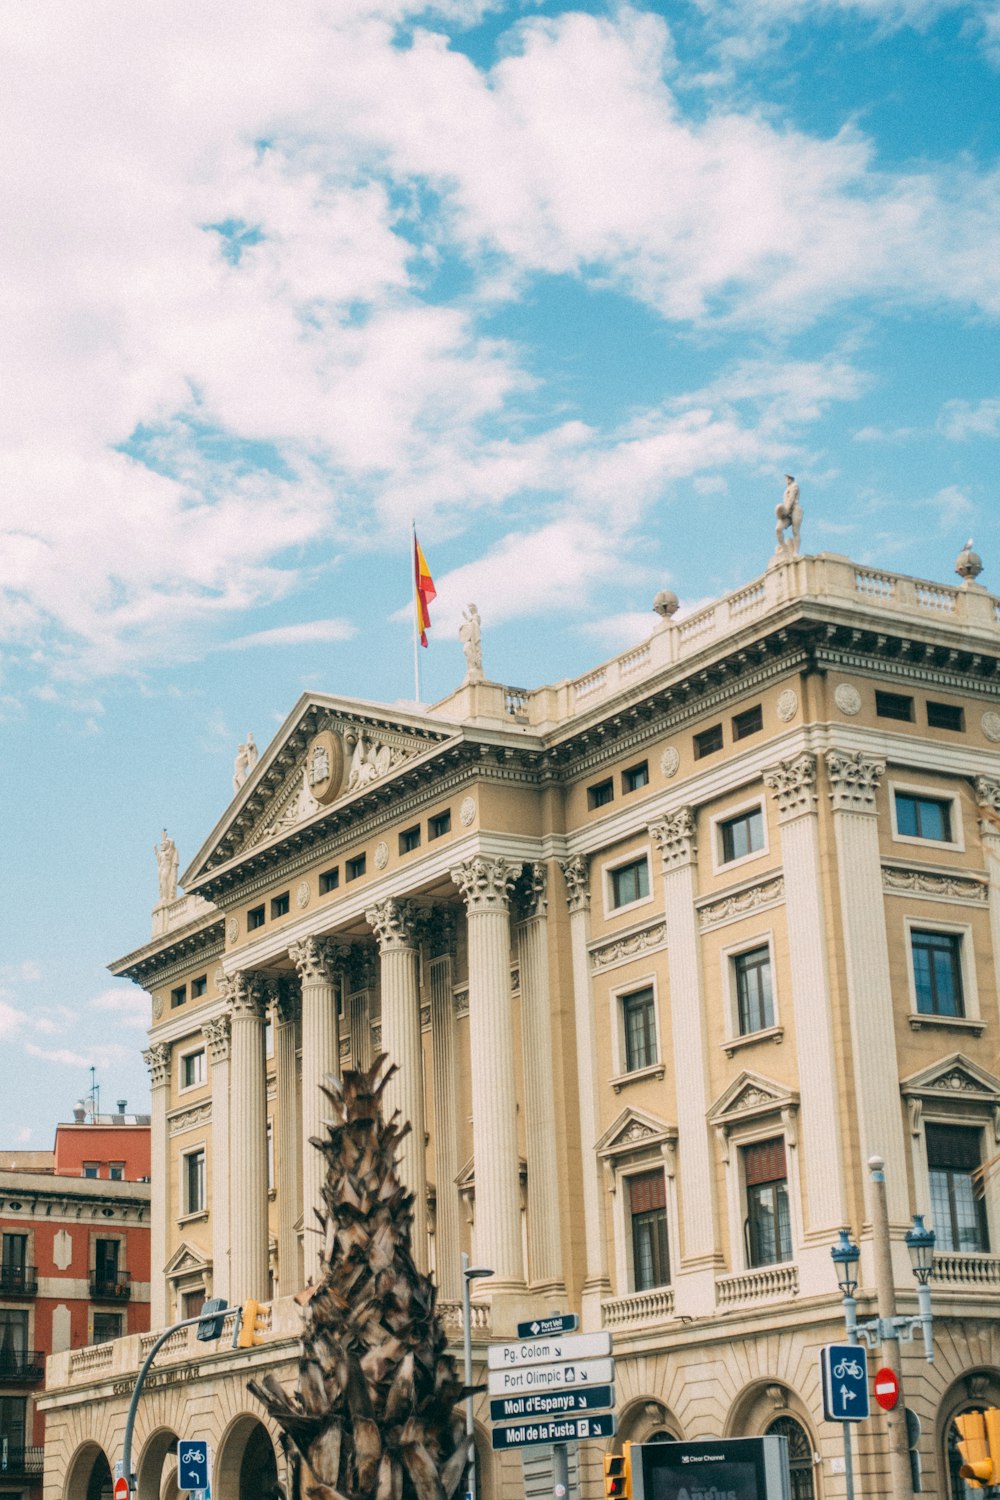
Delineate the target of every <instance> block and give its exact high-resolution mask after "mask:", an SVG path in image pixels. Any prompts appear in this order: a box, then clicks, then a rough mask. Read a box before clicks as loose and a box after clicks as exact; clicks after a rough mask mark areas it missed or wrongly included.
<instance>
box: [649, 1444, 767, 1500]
mask: <svg viewBox="0 0 1000 1500" xmlns="http://www.w3.org/2000/svg"><path fill="white" fill-rule="evenodd" d="M631 1459H632V1461H631V1468H632V1496H633V1500H790V1496H791V1481H790V1476H789V1472H788V1442H787V1439H785V1438H783V1437H763V1438H719V1439H718V1440H716V1439H713V1438H708V1439H706V1440H705V1441H704V1442H701V1443H633V1444H632V1455H631Z"/></svg>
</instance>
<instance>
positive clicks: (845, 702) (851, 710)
mask: <svg viewBox="0 0 1000 1500" xmlns="http://www.w3.org/2000/svg"><path fill="white" fill-rule="evenodd" d="M833 701H834V703H836V705H837V707H838V708H839V709H840V712H841V713H842V714H847V715H848V717H849V718H853V717H854V715H855V714H859V713H860V712H861V694H860V693H859V692H858V690H857V688H856V687H855V686H854V685H853V683H850V682H838V683H837V686H836V687H835V688H834V690H833Z"/></svg>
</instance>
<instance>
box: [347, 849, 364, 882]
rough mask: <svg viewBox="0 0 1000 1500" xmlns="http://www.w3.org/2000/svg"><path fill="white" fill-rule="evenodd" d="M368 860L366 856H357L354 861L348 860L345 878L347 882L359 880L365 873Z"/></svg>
mask: <svg viewBox="0 0 1000 1500" xmlns="http://www.w3.org/2000/svg"><path fill="white" fill-rule="evenodd" d="M367 863H368V858H367V856H366V855H364V854H356V855H355V856H354V858H353V859H349V860H347V862H346V863H345V865H344V876H345V878H346V879H347V880H359V879H360V878H361V876H362V875H363V874H364V873H365V866H366V865H367Z"/></svg>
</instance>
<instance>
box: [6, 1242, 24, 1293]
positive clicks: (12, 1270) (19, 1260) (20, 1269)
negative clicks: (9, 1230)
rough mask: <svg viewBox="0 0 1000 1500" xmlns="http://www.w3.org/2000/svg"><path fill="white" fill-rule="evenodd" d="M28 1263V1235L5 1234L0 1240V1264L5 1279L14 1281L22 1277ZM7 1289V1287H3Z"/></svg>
mask: <svg viewBox="0 0 1000 1500" xmlns="http://www.w3.org/2000/svg"><path fill="white" fill-rule="evenodd" d="M27 1265H28V1236H27V1235H26V1234H5V1235H4V1236H3V1240H2V1241H0V1266H2V1268H3V1276H4V1280H5V1281H8V1280H10V1281H14V1282H16V1281H17V1279H18V1277H23V1276H24V1273H25V1270H26V1269H27ZM5 1290H7V1288H5Z"/></svg>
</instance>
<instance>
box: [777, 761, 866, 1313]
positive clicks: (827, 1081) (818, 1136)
mask: <svg viewBox="0 0 1000 1500" xmlns="http://www.w3.org/2000/svg"><path fill="white" fill-rule="evenodd" d="M764 785H765V786H766V787H768V788H769V790H770V791H771V793H772V795H773V797H774V799H775V801H776V803H777V807H778V821H779V823H780V825H781V864H782V869H783V871H784V880H785V913H786V917H787V926H788V966H789V970H790V973H791V981H792V993H791V1002H792V1008H793V1010H794V1014H795V1038H796V1052H797V1061H798V1071H799V1091H800V1093H801V1097H802V1104H801V1109H800V1115H799V1120H800V1129H801V1134H802V1149H801V1150H800V1152H799V1160H800V1162H801V1164H802V1167H801V1170H802V1178H803V1183H804V1186H805V1195H806V1210H807V1217H806V1221H805V1227H804V1236H803V1239H804V1243H803V1244H802V1245H800V1246H798V1247H797V1251H796V1258H797V1260H798V1265H799V1288H800V1291H801V1292H802V1294H803V1295H804V1296H809V1295H812V1294H813V1293H814V1292H815V1293H816V1294H819V1293H822V1292H826V1291H828V1290H829V1281H830V1253H829V1247H830V1243H831V1241H832V1239H833V1238H834V1237H835V1232H836V1230H837V1229H839V1228H840V1227H841V1226H842V1225H843V1224H846V1223H847V1222H848V1215H847V1208H846V1198H845V1193H844V1160H843V1152H842V1150H841V1145H840V1141H841V1135H842V1130H843V1127H842V1123H841V1119H840V1105H839V1087H838V1079H837V1063H836V1057H837V1053H836V1047H835V1044H834V1034H833V1007H832V1004H831V999H830V976H829V973H828V971H827V961H826V942H827V929H828V920H827V913H826V910H825V908H824V902H823V889H822V882H821V879H820V868H819V817H818V814H817V811H816V757H815V755H810V754H808V753H805V752H803V754H801V755H797V756H796V757H795V758H794V759H793V760H783V761H780V762H779V763H778V765H776V766H773V767H772V768H771V769H770V770H768V771H765V772H764Z"/></svg>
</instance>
